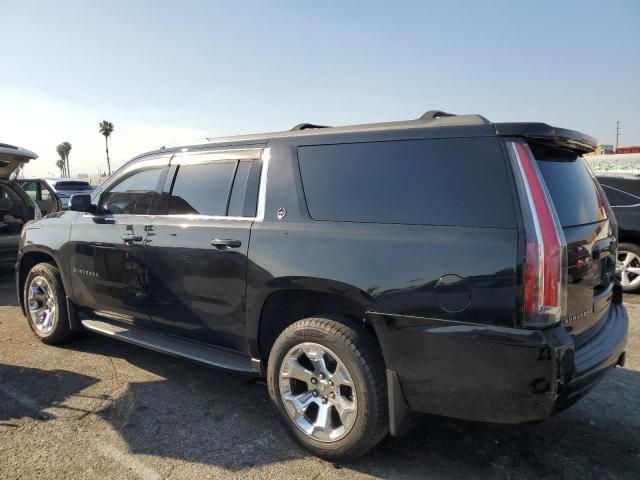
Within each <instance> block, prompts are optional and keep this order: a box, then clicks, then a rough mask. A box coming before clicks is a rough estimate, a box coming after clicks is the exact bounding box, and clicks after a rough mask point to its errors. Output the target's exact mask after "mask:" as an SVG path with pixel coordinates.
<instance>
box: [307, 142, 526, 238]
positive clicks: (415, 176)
mask: <svg viewBox="0 0 640 480" xmlns="http://www.w3.org/2000/svg"><path fill="white" fill-rule="evenodd" d="M298 158H299V163H300V172H301V175H302V183H303V187H304V192H305V196H306V199H307V206H308V208H309V214H310V215H311V217H312V218H313V219H314V220H331V221H346V222H371V223H399V224H408V225H452V226H475V227H496V228H514V227H515V218H514V217H515V215H514V207H513V199H512V196H511V187H510V183H509V179H508V174H507V169H506V165H505V162H504V159H503V156H502V154H501V151H500V148H499V144H498V141H497V139H495V138H467V139H435V140H410V141H392V142H373V143H356V144H339V145H318V146H308V147H300V148H299V149H298Z"/></svg>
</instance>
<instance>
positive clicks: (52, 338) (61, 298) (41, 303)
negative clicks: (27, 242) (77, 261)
mask: <svg viewBox="0 0 640 480" xmlns="http://www.w3.org/2000/svg"><path fill="white" fill-rule="evenodd" d="M23 301H24V307H25V311H26V314H27V319H28V320H29V326H30V327H31V329H32V330H33V332H34V333H35V334H36V335H37V336H38V337H40V340H42V341H43V342H44V343H47V344H49V345H58V344H61V343H65V342H67V341H68V340H70V339H71V338H72V336H73V332H72V331H71V328H70V327H69V322H68V321H67V303H66V297H65V293H64V286H63V285H62V279H61V278H60V272H59V271H58V269H57V268H56V267H55V266H53V265H51V264H50V263H38V264H37V265H35V266H34V267H33V268H31V270H30V271H29V274H28V275H27V278H26V281H25V283H24V291H23Z"/></svg>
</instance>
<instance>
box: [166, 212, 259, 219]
mask: <svg viewBox="0 0 640 480" xmlns="http://www.w3.org/2000/svg"><path fill="white" fill-rule="evenodd" d="M154 216H155V217H156V218H175V219H178V220H179V219H184V220H233V221H239V220H255V219H256V217H238V216H229V217H228V216H225V215H200V214H197V213H184V214H170V215H154Z"/></svg>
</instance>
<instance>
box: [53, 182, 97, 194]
mask: <svg viewBox="0 0 640 480" xmlns="http://www.w3.org/2000/svg"><path fill="white" fill-rule="evenodd" d="M55 188H56V190H60V191H61V192H65V191H67V192H71V191H73V192H77V191H84V190H87V191H90V190H93V187H92V186H91V185H90V184H89V183H88V182H56V187H55Z"/></svg>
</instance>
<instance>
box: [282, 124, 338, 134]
mask: <svg viewBox="0 0 640 480" xmlns="http://www.w3.org/2000/svg"><path fill="white" fill-rule="evenodd" d="M312 128H329V126H328V125H314V124H313V123H299V124H298V125H296V126H295V127H293V128H292V129H291V131H292V132H295V131H296V130H311V129H312Z"/></svg>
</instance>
